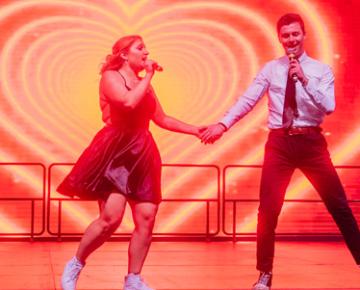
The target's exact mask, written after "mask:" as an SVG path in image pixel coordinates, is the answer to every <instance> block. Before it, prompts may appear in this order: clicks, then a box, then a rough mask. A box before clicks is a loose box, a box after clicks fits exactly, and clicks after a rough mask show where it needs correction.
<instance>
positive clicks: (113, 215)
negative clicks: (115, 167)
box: [76, 193, 126, 264]
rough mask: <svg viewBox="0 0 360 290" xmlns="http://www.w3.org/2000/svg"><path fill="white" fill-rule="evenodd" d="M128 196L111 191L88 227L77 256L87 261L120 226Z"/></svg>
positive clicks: (80, 259) (83, 261)
mask: <svg viewBox="0 0 360 290" xmlns="http://www.w3.org/2000/svg"><path fill="white" fill-rule="evenodd" d="M125 206H126V198H125V197H124V196H123V195H122V194H119V193H111V194H110V195H109V197H108V199H107V200H106V201H102V202H100V216H99V218H97V219H96V220H95V221H93V222H92V223H91V224H90V225H89V226H88V228H87V229H86V231H85V233H84V235H83V237H82V239H81V241H80V244H79V248H78V250H77V253H76V258H77V259H78V260H79V261H80V262H82V263H83V264H84V263H85V260H86V258H87V257H88V256H89V255H90V254H91V253H92V252H93V251H95V250H96V249H97V248H98V247H100V246H101V245H102V244H103V243H104V242H105V241H106V240H107V239H108V238H109V237H110V236H111V235H112V233H113V232H114V231H115V230H116V229H117V228H118V227H119V225H120V223H121V220H122V218H123V215H124V211H125Z"/></svg>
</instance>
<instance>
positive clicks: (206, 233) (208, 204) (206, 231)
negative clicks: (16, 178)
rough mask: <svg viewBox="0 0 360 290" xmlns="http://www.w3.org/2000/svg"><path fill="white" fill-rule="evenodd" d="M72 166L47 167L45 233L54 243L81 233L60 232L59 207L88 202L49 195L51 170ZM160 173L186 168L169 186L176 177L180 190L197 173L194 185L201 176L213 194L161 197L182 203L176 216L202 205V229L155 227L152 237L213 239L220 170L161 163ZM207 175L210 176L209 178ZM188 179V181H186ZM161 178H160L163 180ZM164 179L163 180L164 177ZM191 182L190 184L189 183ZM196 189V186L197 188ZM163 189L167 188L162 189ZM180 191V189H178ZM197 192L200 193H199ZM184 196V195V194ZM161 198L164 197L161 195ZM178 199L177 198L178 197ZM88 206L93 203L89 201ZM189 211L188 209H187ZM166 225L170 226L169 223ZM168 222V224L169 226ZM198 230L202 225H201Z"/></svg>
mask: <svg viewBox="0 0 360 290" xmlns="http://www.w3.org/2000/svg"><path fill="white" fill-rule="evenodd" d="M72 165H73V163H53V164H51V165H50V166H49V168H48V196H47V231H48V233H49V234H50V235H52V236H56V237H57V238H58V240H61V239H62V238H64V237H76V236H79V235H81V234H82V232H79V231H77V232H71V231H66V230H64V229H63V204H64V203H73V202H75V203H84V202H89V201H84V200H80V199H76V198H74V199H72V198H68V197H65V196H60V195H57V197H53V196H52V194H53V193H54V192H53V191H54V186H55V185H54V184H52V182H53V179H54V176H53V175H54V170H55V169H56V168H58V169H59V167H65V166H66V167H68V170H66V172H69V170H70V166H72ZM162 167H163V171H164V169H165V168H172V169H175V168H176V169H180V168H184V169H186V171H185V172H180V173H178V174H177V175H176V176H175V177H174V176H173V177H171V178H169V179H170V183H171V182H172V180H173V179H174V180H175V179H176V178H178V179H180V180H181V182H178V187H181V184H186V182H189V180H191V178H193V176H194V175H193V174H198V175H199V178H198V179H197V180H196V182H197V183H198V182H201V176H202V178H205V177H206V178H210V179H211V180H212V182H210V188H208V191H210V192H212V193H214V194H213V195H212V196H211V197H209V196H208V195H207V194H206V190H207V189H202V190H203V191H205V193H203V194H202V195H200V197H197V196H195V197H194V195H192V196H191V197H181V195H183V193H182V192H181V193H177V194H176V197H171V198H167V197H163V199H162V204H166V203H168V204H174V203H177V204H183V210H182V212H181V211H180V212H179V215H181V214H184V213H189V212H190V211H191V208H194V207H201V206H204V207H205V223H204V225H203V229H202V230H201V231H200V230H197V231H194V232H189V231H182V232H178V231H174V230H170V229H171V228H173V227H169V226H168V227H167V228H169V229H168V230H165V231H162V230H161V226H159V228H158V229H157V228H155V229H154V233H153V235H154V237H156V236H158V237H200V238H201V237H203V238H206V239H210V238H211V237H213V236H216V235H217V234H218V233H219V231H220V209H221V206H220V178H221V174H220V169H219V167H218V166H215V165H203V164H202V165H196V164H163V165H162ZM191 170H192V171H194V170H196V171H198V172H197V173H195V172H192V173H191V172H190V171H191ZM209 174H210V176H209ZM163 175H164V174H163ZM189 177H191V178H189ZM163 179H164V178H163ZM165 179H166V178H165ZM192 182H194V181H192ZM169 186H173V184H169ZM198 186H199V185H198ZM207 186H208V187H209V182H208V183H207ZM163 187H164V188H165V189H166V187H167V186H163ZM182 190H184V189H182ZM199 191H201V190H199ZM184 195H185V196H186V195H187V196H188V194H184ZM163 196H164V194H163ZM179 196H180V197H179ZM54 203H55V204H56V205H55V208H56V210H57V216H56V218H54V216H52V212H53V209H54V206H52V205H54ZM92 203H94V202H93V201H92ZM162 207H164V208H166V207H167V206H166V205H162V206H161V208H162ZM189 208H190V209H189ZM180 218H182V219H184V220H185V219H186V218H187V217H186V216H181V217H180ZM54 219H55V220H56V230H54V229H53V227H52V221H53V220H54ZM175 219H179V216H177V217H175ZM169 223H170V224H171V223H172V222H171V221H169ZM169 223H168V224H169ZM201 227H202V226H201ZM129 235H130V232H115V233H114V236H125V237H126V236H129Z"/></svg>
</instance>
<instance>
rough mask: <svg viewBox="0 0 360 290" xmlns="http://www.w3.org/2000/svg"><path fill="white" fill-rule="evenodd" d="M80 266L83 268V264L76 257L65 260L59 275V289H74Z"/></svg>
mask: <svg viewBox="0 0 360 290" xmlns="http://www.w3.org/2000/svg"><path fill="white" fill-rule="evenodd" d="M82 268H84V265H83V264H82V263H81V262H80V261H79V260H78V259H77V258H76V257H73V258H72V259H71V260H70V261H69V262H67V264H66V265H65V268H64V272H63V274H62V276H61V289H63V290H76V282H77V280H78V279H79V275H80V272H81V270H82Z"/></svg>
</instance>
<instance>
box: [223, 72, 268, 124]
mask: <svg viewBox="0 0 360 290" xmlns="http://www.w3.org/2000/svg"><path fill="white" fill-rule="evenodd" d="M268 70H269V68H268V66H267V65H265V66H264V67H263V69H262V70H261V71H260V72H259V73H258V75H257V76H256V77H255V79H254V81H253V82H252V83H251V85H250V86H249V87H248V89H247V90H246V91H245V93H244V94H243V95H241V96H240V97H239V98H238V99H237V101H236V102H235V104H234V105H233V106H232V107H231V108H230V109H229V110H228V111H227V112H226V114H225V115H224V117H223V118H222V119H221V120H220V123H222V124H224V125H225V126H226V128H227V129H229V128H230V127H231V126H233V125H234V124H235V123H236V122H237V121H239V120H240V119H241V118H243V117H244V116H245V115H246V114H247V113H248V112H250V111H251V110H252V109H253V108H254V107H255V105H256V104H257V102H258V101H259V100H260V99H261V98H262V96H263V95H264V94H265V93H266V91H267V89H268V87H269V77H268V75H269V73H268Z"/></svg>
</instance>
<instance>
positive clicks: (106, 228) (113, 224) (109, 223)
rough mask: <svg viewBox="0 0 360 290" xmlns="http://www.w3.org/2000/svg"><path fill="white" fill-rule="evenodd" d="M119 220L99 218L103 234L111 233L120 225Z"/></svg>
mask: <svg viewBox="0 0 360 290" xmlns="http://www.w3.org/2000/svg"><path fill="white" fill-rule="evenodd" d="M120 222H121V219H120V218H116V217H104V216H100V218H99V224H100V227H101V229H102V232H103V233H112V232H114V231H115V230H116V229H117V227H118V226H119V225H120Z"/></svg>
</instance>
